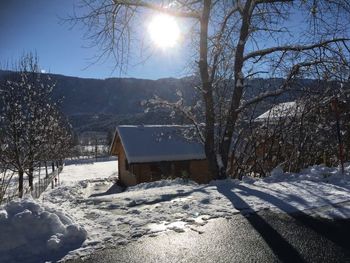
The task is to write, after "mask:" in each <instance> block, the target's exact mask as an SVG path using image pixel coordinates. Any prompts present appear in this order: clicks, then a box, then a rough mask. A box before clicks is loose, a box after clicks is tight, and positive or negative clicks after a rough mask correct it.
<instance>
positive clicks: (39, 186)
mask: <svg viewBox="0 0 350 263" xmlns="http://www.w3.org/2000/svg"><path fill="white" fill-rule="evenodd" d="M62 169H63V166H59V167H58V168H57V169H56V170H55V171H53V172H52V173H50V174H48V175H47V176H45V177H44V178H40V179H39V180H38V181H37V182H36V183H35V184H34V185H33V189H32V190H31V189H30V188H29V185H27V186H26V187H24V191H23V196H24V195H26V194H31V195H32V197H33V198H39V197H40V195H41V194H42V193H43V192H44V191H45V190H46V189H47V187H48V186H49V185H50V184H51V186H52V188H53V187H54V186H55V185H57V179H56V178H58V176H59V174H60V173H61V171H62ZM16 198H18V192H14V193H12V194H10V195H6V196H5V197H3V199H2V201H1V202H0V203H1V204H6V203H9V202H10V201H12V200H14V199H16Z"/></svg>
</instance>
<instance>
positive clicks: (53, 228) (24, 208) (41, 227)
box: [0, 196, 87, 262]
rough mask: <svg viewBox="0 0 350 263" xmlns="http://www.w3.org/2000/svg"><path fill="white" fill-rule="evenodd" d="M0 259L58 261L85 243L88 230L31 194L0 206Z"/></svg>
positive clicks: (1, 260) (8, 260)
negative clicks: (37, 200)
mask: <svg viewBox="0 0 350 263" xmlns="http://www.w3.org/2000/svg"><path fill="white" fill-rule="evenodd" d="M0 233H1V235H0V262H43V261H47V260H52V261H54V260H57V259H60V258H61V257H62V256H64V255H65V254H67V253H68V252H69V251H70V250H74V249H75V248H78V247H80V246H81V244H82V243H83V241H84V240H85V238H86V235H87V233H86V231H85V230H84V229H83V228H81V227H80V226H79V225H77V224H74V222H73V220H72V219H71V218H70V217H69V216H68V215H66V214H65V213H63V212H61V211H58V210H54V209H49V208H47V207H45V206H43V205H42V204H40V203H38V202H36V201H34V200H33V199H32V198H31V197H29V196H28V197H26V198H23V199H22V200H20V201H12V202H10V203H8V204H7V205H6V206H4V207H2V208H0Z"/></svg>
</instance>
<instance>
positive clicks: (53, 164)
mask: <svg viewBox="0 0 350 263" xmlns="http://www.w3.org/2000/svg"><path fill="white" fill-rule="evenodd" d="M51 167H52V172H54V171H55V162H52V163H51Z"/></svg>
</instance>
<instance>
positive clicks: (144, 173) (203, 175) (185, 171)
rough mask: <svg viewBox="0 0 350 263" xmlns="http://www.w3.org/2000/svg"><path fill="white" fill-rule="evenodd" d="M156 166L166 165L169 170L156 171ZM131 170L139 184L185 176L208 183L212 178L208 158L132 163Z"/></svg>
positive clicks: (198, 181)
mask: <svg viewBox="0 0 350 263" xmlns="http://www.w3.org/2000/svg"><path fill="white" fill-rule="evenodd" d="M152 166H153V168H152ZM155 166H163V167H164V166H166V167H168V171H167V173H165V174H164V172H162V171H161V170H159V171H156V170H155V169H154V167H155ZM131 172H132V173H133V174H135V175H136V180H137V183H138V184H139V183H144V182H152V181H157V180H161V179H165V178H176V177H184V176H185V177H187V178H188V179H191V180H193V181H196V182H197V183H208V182H209V181H210V180H211V179H212V177H211V175H210V172H209V167H208V162H207V161H206V160H191V161H174V162H160V163H140V164H132V168H131Z"/></svg>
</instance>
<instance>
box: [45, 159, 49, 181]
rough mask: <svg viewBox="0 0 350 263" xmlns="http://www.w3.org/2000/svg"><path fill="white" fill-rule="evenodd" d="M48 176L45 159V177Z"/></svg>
mask: <svg viewBox="0 0 350 263" xmlns="http://www.w3.org/2000/svg"><path fill="white" fill-rule="evenodd" d="M48 177H49V173H48V171H47V161H45V178H48Z"/></svg>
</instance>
